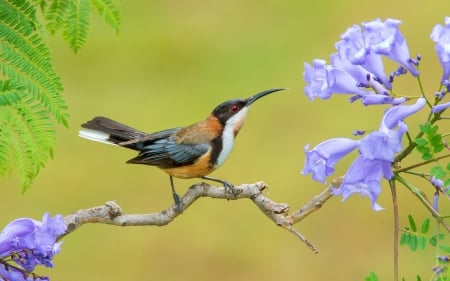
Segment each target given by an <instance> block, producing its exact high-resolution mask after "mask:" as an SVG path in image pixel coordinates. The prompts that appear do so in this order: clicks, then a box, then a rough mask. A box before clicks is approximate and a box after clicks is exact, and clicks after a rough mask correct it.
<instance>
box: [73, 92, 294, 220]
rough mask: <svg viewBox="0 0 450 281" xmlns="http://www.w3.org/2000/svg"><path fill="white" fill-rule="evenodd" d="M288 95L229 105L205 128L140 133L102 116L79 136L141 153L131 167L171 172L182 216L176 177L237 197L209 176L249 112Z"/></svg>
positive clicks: (195, 126)
mask: <svg viewBox="0 0 450 281" xmlns="http://www.w3.org/2000/svg"><path fill="white" fill-rule="evenodd" d="M282 90H286V89H285V88H274V89H269V90H265V91H262V92H259V93H257V94H255V95H253V96H251V97H249V98H244V99H231V100H228V101H225V102H223V103H221V104H219V105H218V106H216V107H215V108H214V110H213V111H212V112H211V113H210V114H209V115H208V116H207V117H206V119H204V120H202V121H200V122H197V123H195V124H192V125H189V126H186V127H176V128H172V129H166V130H162V131H158V132H154V133H146V132H143V131H139V130H137V129H134V128H132V127H129V126H127V125H124V124H122V123H119V122H117V121H114V120H112V119H109V118H106V117H102V116H97V117H94V118H93V119H92V120H90V121H87V122H86V123H83V124H82V125H81V127H82V129H81V130H80V131H79V136H80V137H82V138H85V139H88V140H91V141H96V142H100V143H106V144H111V145H115V146H120V147H125V148H128V149H132V150H135V151H137V152H138V155H137V156H136V157H134V158H132V159H130V160H128V161H127V163H131V164H143V165H150V166H156V167H158V168H160V169H161V170H163V171H164V172H166V173H167V174H168V175H169V179H170V185H171V189H172V197H173V199H174V202H175V207H176V208H177V209H178V210H179V211H182V210H183V206H182V202H181V199H180V196H179V195H178V194H177V192H176V191H175V187H174V183H173V177H176V178H181V179H189V178H202V179H206V180H210V181H215V182H219V183H221V184H223V186H224V188H225V192H226V193H233V194H235V195H236V194H237V192H236V189H235V187H234V185H233V184H231V183H229V182H228V181H226V180H223V179H218V178H214V177H210V176H208V175H209V174H210V173H211V172H213V171H214V170H216V169H217V168H219V167H220V166H221V165H222V164H223V163H224V161H225V160H226V159H227V157H228V156H229V155H230V152H231V150H232V148H233V146H234V142H235V138H236V136H237V135H238V133H239V131H240V130H241V129H242V126H243V125H244V122H245V119H246V116H247V112H248V109H249V107H250V106H251V105H252V104H253V103H254V102H255V101H257V100H258V99H260V98H262V97H265V96H267V95H269V94H271V93H274V92H278V91H282Z"/></svg>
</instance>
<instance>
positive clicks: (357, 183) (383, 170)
mask: <svg viewBox="0 0 450 281" xmlns="http://www.w3.org/2000/svg"><path fill="white" fill-rule="evenodd" d="M392 175H393V174H392V169H391V163H389V162H387V161H382V160H366V159H364V158H363V157H362V156H359V157H358V158H356V160H355V161H354V162H353V163H352V164H351V165H350V168H349V169H348V171H347V173H346V175H345V177H344V180H343V182H342V184H341V186H340V187H339V188H333V189H332V191H333V194H334V195H342V200H346V199H347V198H348V197H349V196H350V195H352V194H354V193H359V194H361V196H363V197H364V196H367V197H369V199H370V201H371V202H372V208H373V209H374V210H375V211H379V210H382V209H383V208H382V207H381V206H380V205H379V204H378V203H377V200H378V195H379V194H380V192H381V178H382V177H384V178H386V179H390V178H391V177H392Z"/></svg>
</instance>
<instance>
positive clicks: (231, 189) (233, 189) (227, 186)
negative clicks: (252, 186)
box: [222, 181, 242, 197]
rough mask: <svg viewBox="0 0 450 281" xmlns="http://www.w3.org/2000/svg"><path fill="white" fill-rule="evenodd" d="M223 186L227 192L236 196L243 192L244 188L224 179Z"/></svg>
mask: <svg viewBox="0 0 450 281" xmlns="http://www.w3.org/2000/svg"><path fill="white" fill-rule="evenodd" d="M222 183H223V187H224V188H225V193H228V194H232V195H234V197H236V196H238V195H239V193H241V192H242V190H240V189H238V188H236V187H235V186H234V185H233V184H232V183H229V182H227V181H223V182H222Z"/></svg>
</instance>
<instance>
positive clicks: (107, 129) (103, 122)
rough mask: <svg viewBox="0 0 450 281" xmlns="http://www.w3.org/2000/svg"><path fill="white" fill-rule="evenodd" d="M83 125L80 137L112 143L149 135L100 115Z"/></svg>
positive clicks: (79, 133)
mask: <svg viewBox="0 0 450 281" xmlns="http://www.w3.org/2000/svg"><path fill="white" fill-rule="evenodd" d="M81 127H83V128H84V129H82V130H80V131H79V132H78V135H79V136H80V137H82V138H85V139H88V140H92V141H96V142H102V143H106V144H112V145H117V144H119V143H121V142H127V141H130V140H133V139H136V138H140V137H144V136H146V135H147V134H146V133H144V132H141V131H138V130H136V129H134V128H131V127H128V126H126V125H124V124H121V123H119V122H117V121H114V120H111V119H108V118H106V117H100V116H97V117H95V118H94V119H92V120H90V121H88V122H86V123H84V124H82V125H81Z"/></svg>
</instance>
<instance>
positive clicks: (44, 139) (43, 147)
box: [0, 98, 55, 191]
mask: <svg viewBox="0 0 450 281" xmlns="http://www.w3.org/2000/svg"><path fill="white" fill-rule="evenodd" d="M2 109H3V110H2V111H1V114H0V163H1V165H0V175H4V174H5V173H11V172H12V170H13V169H16V170H17V172H18V174H19V178H20V180H21V182H22V190H23V191H25V190H26V189H28V188H29V187H30V186H31V183H32V182H33V180H34V178H35V177H36V176H37V174H38V172H39V170H40V168H41V167H43V166H44V165H45V163H46V162H47V160H48V158H49V156H52V147H53V145H54V141H55V131H54V128H53V125H52V122H51V119H50V118H48V116H47V114H45V113H46V110H45V108H43V107H42V106H41V104H40V103H37V102H36V101H35V100H33V99H32V98H29V99H21V100H20V101H19V102H17V103H16V104H15V105H13V106H8V107H3V108H2Z"/></svg>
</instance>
